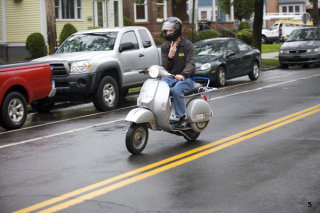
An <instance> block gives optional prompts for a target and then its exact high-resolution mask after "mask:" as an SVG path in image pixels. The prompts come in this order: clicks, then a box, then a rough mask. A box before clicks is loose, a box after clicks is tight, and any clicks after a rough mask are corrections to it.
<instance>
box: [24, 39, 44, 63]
mask: <svg viewBox="0 0 320 213" xmlns="http://www.w3.org/2000/svg"><path fill="white" fill-rule="evenodd" d="M26 48H27V50H28V51H29V52H30V54H31V55H32V58H39V57H42V56H44V55H45V54H46V53H45V52H46V49H45V48H46V44H45V41H44V38H43V36H42V34H41V33H32V34H30V35H29V36H28V38H27V41H26Z"/></svg>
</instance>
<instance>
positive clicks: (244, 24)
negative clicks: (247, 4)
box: [238, 21, 251, 31]
mask: <svg viewBox="0 0 320 213" xmlns="http://www.w3.org/2000/svg"><path fill="white" fill-rule="evenodd" d="M243 29H251V26H250V23H249V22H247V21H242V22H240V25H239V28H238V31H240V30H243Z"/></svg>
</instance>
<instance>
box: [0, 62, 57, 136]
mask: <svg viewBox="0 0 320 213" xmlns="http://www.w3.org/2000/svg"><path fill="white" fill-rule="evenodd" d="M54 94H55V86H54V82H53V81H52V70H51V67H50V64H48V63H34V62H27V63H19V64H12V65H3V66H0V124H1V126H3V127H4V128H5V129H8V130H10V129H17V128H20V127H22V126H23V124H24V123H25V121H26V118H27V104H30V103H31V102H33V101H36V100H40V99H43V98H46V97H52V96H54Z"/></svg>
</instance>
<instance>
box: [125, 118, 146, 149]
mask: <svg viewBox="0 0 320 213" xmlns="http://www.w3.org/2000/svg"><path fill="white" fill-rule="evenodd" d="M148 136H149V133H148V128H147V126H146V124H143V123H142V124H136V123H132V124H131V125H130V127H129V129H128V132H127V135H126V147H127V150H128V151H129V152H131V153H132V154H139V153H141V152H142V151H143V150H144V148H145V147H146V145H147V142H148Z"/></svg>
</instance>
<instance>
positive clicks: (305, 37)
mask: <svg viewBox="0 0 320 213" xmlns="http://www.w3.org/2000/svg"><path fill="white" fill-rule="evenodd" d="M310 40H320V29H318V28H309V29H308V28H306V29H299V30H295V31H293V32H292V33H291V34H290V36H289V38H288V39H287V41H310Z"/></svg>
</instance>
